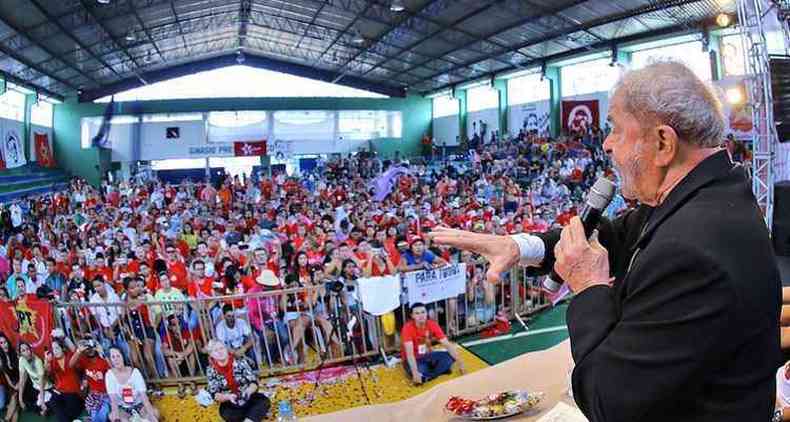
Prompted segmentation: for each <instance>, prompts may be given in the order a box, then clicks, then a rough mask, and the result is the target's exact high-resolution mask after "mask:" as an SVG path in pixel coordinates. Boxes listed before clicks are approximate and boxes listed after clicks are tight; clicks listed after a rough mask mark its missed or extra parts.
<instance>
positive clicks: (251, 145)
mask: <svg viewBox="0 0 790 422" xmlns="http://www.w3.org/2000/svg"><path fill="white" fill-rule="evenodd" d="M233 155H235V156H236V157H254V156H260V155H266V141H265V140H264V141H257V142H234V143H233Z"/></svg>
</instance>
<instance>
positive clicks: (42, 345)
mask: <svg viewBox="0 0 790 422" xmlns="http://www.w3.org/2000/svg"><path fill="white" fill-rule="evenodd" d="M52 309H53V308H52V304H51V303H50V302H49V301H46V300H42V299H37V298H33V297H30V296H28V297H25V298H24V299H21V300H19V301H16V302H10V301H9V302H0V331H2V333H3V334H5V335H6V336H7V337H8V339H9V340H11V343H12V344H13V345H14V347H16V346H17V345H18V344H19V340H20V339H21V340H22V341H26V342H27V343H29V344H30V345H31V346H32V347H33V350H34V351H35V352H36V353H38V354H39V356H43V354H44V351H45V350H47V349H48V348H49V344H50V341H51V334H52V328H54V323H55V320H54V313H53V311H52Z"/></svg>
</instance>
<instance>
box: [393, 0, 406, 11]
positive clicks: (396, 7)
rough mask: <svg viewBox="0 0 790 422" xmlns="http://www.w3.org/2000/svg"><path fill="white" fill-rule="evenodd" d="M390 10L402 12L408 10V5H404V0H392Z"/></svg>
mask: <svg viewBox="0 0 790 422" xmlns="http://www.w3.org/2000/svg"><path fill="white" fill-rule="evenodd" d="M390 10H391V11H393V12H402V11H404V10H406V6H404V5H403V0H392V3H390Z"/></svg>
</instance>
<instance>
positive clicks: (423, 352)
mask: <svg viewBox="0 0 790 422" xmlns="http://www.w3.org/2000/svg"><path fill="white" fill-rule="evenodd" d="M434 341H438V342H439V343H440V344H441V345H442V346H444V347H445V349H447V351H446V352H434V351H432V350H431V348H432V346H433V342H434ZM400 354H401V360H402V361H403V367H404V368H405V369H406V373H407V374H408V376H410V377H411V379H412V382H414V384H416V385H419V384H422V383H424V382H428V381H430V380H432V379H434V378H436V377H438V376H440V375H443V374H447V373H450V372H451V371H452V367H453V363H454V362H457V364H458V370H459V371H460V372H461V374H463V373H464V372H465V369H464V363H463V361H462V360H461V359H460V356H459V354H458V349H457V348H456V347H455V345H454V344H452V343H450V341H449V340H447V336H445V335H444V331H442V328H441V327H439V324H437V323H436V321H433V320H429V319H428V309H427V308H426V307H425V305H424V304H422V303H414V304H412V305H411V320H409V322H407V323H406V324H405V325H404V326H403V329H402V330H401V348H400Z"/></svg>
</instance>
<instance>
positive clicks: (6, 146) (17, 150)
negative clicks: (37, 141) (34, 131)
mask: <svg viewBox="0 0 790 422" xmlns="http://www.w3.org/2000/svg"><path fill="white" fill-rule="evenodd" d="M3 126H4V131H3V160H4V161H5V166H6V168H15V167H20V166H23V165H25V163H26V160H25V150H24V148H23V146H22V135H21V130H20V129H21V125H16V124H14V123H11V122H9V121H6V122H5V124H4V125H3ZM17 126H18V127H17Z"/></svg>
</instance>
